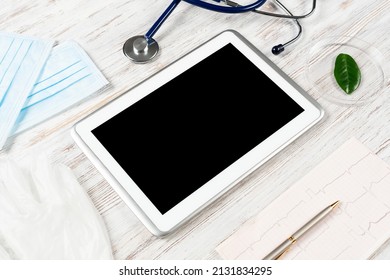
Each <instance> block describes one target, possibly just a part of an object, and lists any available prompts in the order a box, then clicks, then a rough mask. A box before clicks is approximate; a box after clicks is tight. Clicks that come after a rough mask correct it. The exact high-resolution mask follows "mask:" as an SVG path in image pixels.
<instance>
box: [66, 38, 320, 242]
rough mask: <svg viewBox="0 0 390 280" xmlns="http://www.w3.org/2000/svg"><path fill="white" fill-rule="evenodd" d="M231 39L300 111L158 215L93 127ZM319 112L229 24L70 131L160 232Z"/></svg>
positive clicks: (282, 143) (256, 164) (147, 222)
mask: <svg viewBox="0 0 390 280" xmlns="http://www.w3.org/2000/svg"><path fill="white" fill-rule="evenodd" d="M229 43H231V44H233V45H234V46H235V47H236V48H237V49H238V50H240V51H241V52H242V53H243V54H244V55H245V56H246V57H247V58H248V59H249V60H250V61H252V62H253V63H254V64H255V65H256V66H257V67H258V68H260V69H261V70H262V71H263V72H264V73H265V74H266V75H267V76H268V77H270V78H271V79H272V80H273V81H274V82H275V83H276V84H277V85H278V86H279V87H280V88H282V89H283V90H284V91H285V92H286V93H287V94H288V95H289V96H290V97H291V98H292V99H293V100H295V102H297V103H298V104H299V105H300V106H301V107H302V108H303V109H304V112H302V113H301V114H300V115H298V116H297V117H296V118H294V119H293V120H292V121H290V122H289V123H288V124H286V125H285V126H284V127H282V128H281V129H279V130H278V131H277V132H275V133H274V134H272V135H271V136H270V137H269V138H267V139H266V140H265V141H263V142H262V143H260V144H259V145H257V146H256V147H255V148H254V149H252V150H251V151H250V152H249V153H247V154H245V155H244V156H242V157H241V158H240V159H239V160H237V161H236V162H234V163H233V164H232V165H230V166H229V167H228V168H226V169H225V170H224V171H222V172H221V173H219V174H216V176H215V177H214V178H213V179H211V180H210V181H209V182H207V183H206V184H205V185H203V186H202V187H201V188H199V189H198V190H196V191H195V192H194V193H192V194H191V195H190V196H188V197H187V198H185V199H184V200H183V201H181V202H180V203H179V204H177V205H176V206H174V207H173V208H172V209H170V210H169V211H168V212H167V213H165V214H163V215H162V214H161V213H160V212H159V211H158V210H157V208H156V207H155V206H154V205H153V203H152V202H151V201H150V200H149V199H148V198H147V197H146V196H145V195H144V193H143V192H142V191H141V190H140V189H139V188H138V186H137V185H136V184H135V183H134V181H133V180H132V179H131V178H130V177H129V176H128V174H127V173H126V172H125V171H124V170H123V169H122V168H121V166H120V165H119V164H118V162H117V161H116V160H115V159H114V158H113V157H112V156H111V155H110V153H109V152H108V151H107V150H106V149H105V148H104V146H103V145H102V144H101V143H100V142H99V141H98V140H97V139H96V137H95V136H94V135H93V134H92V132H91V131H92V130H93V129H94V128H96V127H97V126H99V125H100V124H102V123H104V122H105V121H107V120H109V119H110V118H112V117H113V116H115V115H116V114H118V113H119V112H121V111H123V110H125V109H126V108H128V107H129V106H131V105H132V104H134V103H135V102H137V101H138V100H140V99H141V98H143V97H145V96H146V95H148V94H150V93H152V92H153V91H154V90H156V89H157V88H159V87H160V86H162V85H163V84H165V83H166V82H168V81H169V80H171V79H173V78H174V77H176V76H178V75H180V74H181V73H182V72H184V71H185V70H187V69H188V68H190V67H192V66H193V65H195V64H197V63H198V62H200V61H202V60H203V59H205V58H206V57H207V56H209V55H211V54H212V53H214V52H215V51H217V50H219V49H220V48H222V47H223V46H225V45H226V44H229ZM220 82H224V81H223V80H221V81H220ZM281 109H282V108H281ZM323 114H324V112H323V110H322V109H321V107H320V106H319V105H318V104H317V103H316V102H315V101H314V100H313V99H312V98H311V97H310V96H309V95H307V94H306V93H305V92H304V91H303V89H302V88H300V87H299V86H298V85H297V84H296V83H295V82H293V81H292V80H291V79H290V78H289V77H288V76H287V75H285V74H284V73H283V72H282V71H281V70H280V69H279V68H278V67H277V66H276V65H275V64H273V63H272V62H271V61H270V60H269V59H268V58H267V57H265V56H264V55H263V54H262V53H260V52H259V51H258V50H257V49H256V48H254V47H253V46H252V45H251V44H250V43H249V42H248V41H246V40H245V39H244V38H243V37H242V36H241V35H240V34H239V33H237V32H235V31H231V30H227V31H224V32H222V33H220V34H219V35H217V36H216V37H214V38H212V39H211V40H209V41H207V42H206V43H204V44H203V45H201V46H200V47H198V48H196V49H195V50H193V51H192V52H190V53H189V54H187V55H185V56H184V57H182V58H181V59H179V60H177V61H176V62H174V63H172V64H171V65H169V66H168V67H166V68H165V69H163V70H161V71H160V72H158V73H157V74H155V75H153V76H152V77H150V78H149V79H147V80H145V81H144V82H142V83H141V84H139V85H138V86H136V87H134V88H132V89H131V90H129V91H128V92H127V93H125V94H123V95H122V96H120V97H118V98H117V99H115V100H114V101H112V102H110V103H109V104H107V105H106V106H104V107H102V108H101V109H99V110H98V111H96V112H94V113H92V114H91V115H89V116H87V117H86V118H85V119H83V120H81V121H80V122H78V123H77V124H75V125H74V127H73V129H72V136H73V137H74V139H75V141H76V143H77V144H78V145H79V146H80V147H81V148H82V150H83V151H84V152H85V154H86V155H87V156H88V157H89V159H90V160H91V161H92V162H93V163H94V165H95V166H96V167H97V168H98V170H99V171H100V172H101V173H102V174H103V175H104V177H105V178H106V179H107V181H108V182H109V183H110V184H111V185H112V186H113V187H114V188H115V190H116V191H117V192H118V193H119V195H120V196H121V198H122V199H123V200H124V201H125V202H126V203H127V205H128V206H129V207H130V208H131V209H132V211H133V212H134V213H135V214H136V215H137V216H138V218H139V219H140V220H141V221H143V223H144V224H145V226H146V227H147V228H148V229H149V230H150V231H151V232H152V233H153V234H155V235H158V236H162V235H165V234H167V233H169V232H171V231H172V230H173V229H175V228H176V227H177V226H178V225H180V224H182V223H183V222H184V221H186V220H187V219H188V218H190V217H192V216H193V215H194V214H196V213H197V212H198V211H199V210H200V209H202V208H204V207H205V206H206V205H207V204H209V203H210V202H211V201H213V200H215V199H216V198H217V197H218V196H219V195H221V194H222V193H224V192H226V191H227V190H228V189H229V188H230V187H232V186H233V185H234V184H235V183H237V182H238V181H239V180H240V179H242V178H243V177H244V176H246V175H247V174H249V173H250V172H252V171H253V170H254V169H256V168H258V167H259V166H260V165H261V164H263V163H264V162H265V161H267V160H268V159H269V158H271V157H272V156H273V155H275V154H276V153H277V152H279V151H280V150H281V149H283V148H284V147H285V146H286V145H288V144H289V143H291V142H292V141H293V140H294V139H296V138H297V137H298V136H300V135H301V134H302V133H304V132H305V131H306V130H308V129H309V128H310V127H312V126H313V125H314V124H315V123H317V122H318V121H319V120H320V119H321V118H322V116H323ZM183 183H184V184H185V182H183Z"/></svg>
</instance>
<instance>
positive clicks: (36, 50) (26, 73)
mask: <svg viewBox="0 0 390 280" xmlns="http://www.w3.org/2000/svg"><path fill="white" fill-rule="evenodd" d="M52 45H53V42H52V41H45V40H39V39H36V38H31V37H27V36H22V35H18V34H10V33H4V32H0V149H2V147H3V145H4V143H5V141H6V139H7V137H8V136H9V134H10V133H11V130H12V128H13V126H14V124H15V122H16V119H17V117H18V115H19V112H20V110H21V109H22V108H23V106H24V103H25V101H26V98H27V96H28V95H29V94H30V92H31V90H32V88H33V86H34V84H35V82H36V81H37V79H38V77H39V75H40V73H41V71H42V69H43V66H44V65H45V63H46V61H47V59H48V57H49V54H50V51H51V49H52Z"/></svg>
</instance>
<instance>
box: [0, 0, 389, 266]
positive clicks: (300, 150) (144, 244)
mask: <svg viewBox="0 0 390 280" xmlns="http://www.w3.org/2000/svg"><path fill="white" fill-rule="evenodd" d="M237 2H238V1H237ZM247 2H248V1H246V2H245V1H243V2H242V3H247ZM169 3H170V1H169V0H115V1H106V0H18V1H14V0H3V1H1V7H0V18H1V21H0V30H1V31H7V32H17V33H20V34H26V35H32V36H37V37H40V38H50V39H54V40H56V41H57V42H63V41H66V40H75V41H76V42H78V43H79V44H80V45H81V46H82V47H83V48H84V49H85V51H86V52H87V53H88V54H89V55H90V57H91V58H92V59H93V60H94V62H95V63H96V65H97V66H98V68H99V69H100V70H101V71H102V73H103V74H104V75H105V76H106V78H107V79H108V80H109V81H110V83H111V87H110V88H109V89H107V90H106V91H104V92H102V93H99V94H96V95H93V96H91V97H90V98H88V99H86V100H84V101H83V102H82V103H80V104H77V105H75V106H73V107H72V108H70V109H69V110H67V111H66V112H62V113H60V114H58V115H57V116H55V117H53V118H51V119H50V120H48V121H46V122H44V123H42V124H40V125H38V126H36V127H34V128H32V129H30V130H28V131H26V132H24V133H22V134H20V135H17V136H15V137H12V138H10V139H9V141H8V142H7V146H6V148H5V149H4V150H3V151H1V152H0V157H1V158H3V157H4V158H5V157H10V158H13V159H17V160H21V161H23V160H25V161H26V162H27V160H28V159H30V158H33V157H34V155H36V154H37V153H47V155H48V156H49V157H50V158H51V159H52V160H53V162H61V163H64V164H66V165H67V166H69V167H70V168H71V169H72V170H73V171H74V173H75V174H76V176H77V178H78V180H79V182H80V183H81V184H82V186H83V188H85V190H86V191H87V192H88V194H89V195H90V197H91V199H92V200H93V202H94V204H95V206H96V208H97V210H98V211H99V213H100V214H101V215H102V217H103V219H104V221H105V223H106V226H107V230H108V232H109V235H110V238H111V243H112V249H113V252H114V256H115V258H117V259H218V258H219V256H218V254H217V253H216V252H215V248H216V247H217V246H218V244H220V243H221V242H222V241H223V240H224V239H225V238H227V237H228V236H229V235H230V234H231V233H233V232H234V231H235V230H237V229H238V228H239V227H240V225H241V224H243V223H244V222H245V221H246V220H247V219H249V218H250V217H252V216H254V215H255V214H257V213H258V212H259V211H261V210H262V209H263V208H264V207H266V206H267V205H268V204H269V203H270V202H271V201H272V200H273V199H275V198H276V197H277V196H278V195H280V194H281V193H282V192H283V191H284V190H286V189H287V188H289V187H290V186H291V185H292V184H293V183H294V182H295V181H297V180H298V179H299V178H301V177H302V176H304V175H305V174H306V173H307V172H308V171H309V170H311V169H312V168H313V167H314V166H316V165H317V164H318V163H320V162H321V160H323V159H324V158H326V157H327V156H328V155H329V154H331V153H332V152H333V151H334V150H335V149H336V148H338V147H339V146H340V145H342V144H343V143H344V142H345V141H346V140H348V139H349V138H351V137H355V138H357V139H358V140H359V141H361V142H362V143H364V144H365V145H366V146H367V147H368V148H370V149H371V150H373V151H374V152H375V153H376V154H377V155H378V156H379V157H380V158H382V159H383V160H384V161H386V162H388V163H390V82H389V73H390V71H389V70H390V67H389V65H390V63H389V62H390V1H388V0H366V1H359V0H328V1H323V0H319V1H318V3H317V10H316V11H315V12H314V14H313V15H312V16H310V17H309V18H307V19H303V20H301V24H302V25H303V34H302V37H301V38H300V39H299V40H298V41H297V42H296V43H294V44H292V45H291V46H289V47H288V48H287V49H286V51H285V52H284V53H282V54H281V55H280V56H274V55H272V53H271V48H272V46H274V45H276V44H279V43H283V42H286V41H288V40H289V39H290V38H292V37H293V36H294V34H296V32H297V27H296V25H295V23H294V22H293V21H291V20H286V19H275V18H271V17H267V16H262V15H257V14H254V13H246V14H240V15H237V14H221V13H215V12H211V11H208V10H204V9H201V8H198V7H195V6H191V5H190V4H188V3H186V2H184V1H182V3H180V5H179V7H178V8H177V9H176V10H175V11H174V12H173V13H172V15H171V16H170V17H169V18H168V19H167V21H166V22H165V24H164V25H163V26H162V27H161V29H160V30H159V31H158V32H157V33H156V35H155V36H154V38H155V39H156V40H157V41H158V42H159V45H160V47H161V53H160V54H159V55H158V57H157V59H156V60H154V61H153V62H151V63H148V64H144V65H136V64H133V63H131V62H130V61H129V60H128V59H127V58H126V57H125V56H124V55H123V53H122V46H123V43H124V42H125V41H126V40H127V39H128V38H129V37H131V36H133V35H139V34H145V33H146V32H147V31H148V30H149V28H150V27H151V25H152V24H153V23H154V21H155V20H156V19H157V18H158V17H159V16H160V14H161V13H162V12H163V10H164V9H165V8H166V7H167V6H168V5H169ZM283 3H285V5H286V6H287V7H289V8H290V9H291V10H292V11H293V12H294V13H295V14H299V13H305V12H306V11H308V10H309V9H310V7H311V2H310V1H303V0H289V1H287V0H285V1H284V2H283ZM275 7H276V6H275V4H273V3H272V1H268V2H267V3H266V4H265V5H264V7H263V9H264V10H269V11H274V10H277V8H275ZM226 29H234V30H237V31H238V32H240V33H241V34H242V35H243V36H244V37H246V38H247V39H248V40H249V41H250V42H252V43H253V44H254V45H255V46H256V47H257V48H258V49H259V50H260V51H262V52H264V53H265V54H266V55H267V56H268V57H269V58H270V59H271V60H272V61H274V62H275V63H276V64H277V65H278V66H279V67H280V68H281V69H282V70H283V71H285V72H286V73H287V74H288V75H289V76H290V77H291V78H293V79H294V80H295V81H296V82H297V83H298V84H299V85H300V86H302V87H303V88H304V89H305V90H306V91H307V92H308V93H309V94H310V95H311V96H313V97H314V98H315V99H316V100H318V102H319V103H320V104H321V105H322V106H323V108H324V109H325V112H326V117H325V119H324V120H323V121H322V122H321V123H320V124H319V125H317V126H316V127H315V128H314V129H312V130H310V131H309V132H308V133H306V134H304V135H303V136H302V137H300V138H299V139H298V140H296V141H294V142H293V143H292V144H291V145H289V146H288V147H287V148H286V149H284V150H283V151H282V152H281V153H279V154H278V155H277V156H275V157H274V158H272V159H271V160H270V161H268V162H267V163H266V164H264V165H263V166H261V167H260V168H259V169H257V170H256V171H255V172H253V173H252V174H251V175H249V176H248V177H246V178H245V179H244V180H242V181H241V182H240V183H238V184H237V185H236V186H234V187H233V188H232V190H230V191H229V192H228V193H226V194H225V195H223V196H222V197H221V198H219V199H218V200H217V201H216V202H215V203H213V204H212V205H210V206H209V207H207V208H206V209H205V210H203V211H202V212H201V213H200V214H199V215H197V216H196V217H195V218H193V219H192V220H191V221H190V222H188V223H187V224H185V225H184V226H182V227H181V228H180V229H179V230H177V231H176V232H175V233H173V234H171V235H169V236H167V237H165V238H157V237H155V236H153V235H152V234H150V233H149V232H148V230H147V229H146V228H145V227H144V226H143V224H142V223H141V222H140V221H139V220H138V219H137V218H136V217H135V216H134V214H133V213H132V212H131V211H130V210H129V209H128V208H127V206H126V205H125V204H124V203H123V202H122V200H121V199H120V198H119V197H118V195H117V194H116V193H115V191H114V190H113V189H112V188H111V186H110V185H109V184H108V183H107V182H106V181H105V179H104V178H103V177H102V175H101V174H100V173H99V172H98V171H97V170H96V168H95V167H94V166H93V165H92V163H91V162H90V161H89V160H88V159H87V158H86V156H85V155H84V154H83V153H82V151H81V150H80V149H79V147H78V146H77V145H76V144H75V143H74V141H73V139H72V138H71V136H70V128H71V127H72V125H73V124H74V123H75V122H77V121H78V120H80V119H82V118H83V117H85V116H87V115H88V114H90V113H91V112H93V111H95V110H96V109H98V108H100V107H101V106H103V105H104V104H106V103H107V102H109V101H110V100H113V99H114V98H116V97H118V96H120V95H121V94H123V93H124V92H126V91H127V90H128V89H130V88H132V87H134V86H135V85H137V84H138V83H140V82H141V81H143V80H144V79H146V78H147V77H149V76H151V75H152V74H154V73H156V72H157V71H159V70H160V69H162V68H164V67H165V66H167V65H168V64H170V63H171V62H173V61H175V60H176V59H178V58H180V57H181V56H183V55H184V54H186V53H187V52H189V51H191V50H192V49H194V48H195V47H197V46H198V45H200V44H201V43H203V42H205V41H207V40H208V39H210V38H211V37H213V36H215V35H216V34H218V33H220V32H222V31H223V30H226ZM329 36H351V37H355V38H359V39H362V40H364V41H366V42H367V43H369V44H370V45H371V46H373V47H375V48H376V49H377V50H378V51H379V52H380V53H381V55H382V58H383V59H382V61H381V67H383V71H384V73H385V75H384V78H385V83H384V88H383V90H382V91H380V92H378V94H377V95H376V97H375V98H374V99H373V100H372V101H371V102H368V103H365V104H363V105H361V106H353V105H348V106H341V105H338V104H334V103H332V102H329V101H327V100H326V99H325V98H324V96H323V95H324V94H326V92H317V91H315V89H314V85H313V84H311V83H310V82H309V81H308V79H307V78H306V75H305V65H306V61H307V56H308V52H309V50H310V47H311V46H312V45H313V44H314V42H315V41H317V40H319V39H322V38H326V37H329ZM226 79H229V77H228V76H227V74H226V73H219V75H216V82H221V83H223V82H225V81H226ZM243 82H250V83H253V87H254V88H261V84H256V83H255V82H253V81H243ZM253 129H257V128H256V127H254V128H253ZM243 133H245V132H243ZM389 187H390V186H389ZM376 258H378V259H390V247H388V248H387V246H384V247H383V251H382V252H379V253H378V255H377V256H376Z"/></svg>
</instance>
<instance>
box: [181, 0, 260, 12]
mask: <svg viewBox="0 0 390 280" xmlns="http://www.w3.org/2000/svg"><path fill="white" fill-rule="evenodd" d="M184 1H185V2H187V3H189V4H192V5H195V6H198V7H201V8H203V9H207V10H211V11H214V12H219V13H228V14H239V13H246V12H250V11H253V10H255V9H257V8H259V7H260V6H262V5H263V4H264V3H265V2H266V1H267V0H257V1H255V2H253V3H251V4H248V5H242V6H241V5H240V6H238V7H228V6H220V5H215V4H210V3H207V2H204V1H202V0H184ZM213 1H214V2H224V1H223V0H213Z"/></svg>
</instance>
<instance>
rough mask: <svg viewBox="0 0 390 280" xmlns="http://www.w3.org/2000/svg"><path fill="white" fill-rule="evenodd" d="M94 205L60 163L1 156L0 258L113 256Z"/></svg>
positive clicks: (58, 258)
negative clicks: (28, 162)
mask: <svg viewBox="0 0 390 280" xmlns="http://www.w3.org/2000/svg"><path fill="white" fill-rule="evenodd" d="M112 258H113V256H112V249H111V244H110V240H109V237H108V234H107V231H106V228H105V225H104V223H103V220H102V218H101V216H100V215H99V213H98V212H97V209H96V208H95V206H94V205H93V203H92V201H91V200H90V198H89V196H88V194H87V193H86V192H85V191H84V189H83V188H82V187H81V185H80V184H79V183H78V181H77V179H76V178H75V176H74V174H73V172H72V171H71V170H70V169H69V168H68V167H67V166H65V165H62V164H51V163H49V161H48V160H47V159H42V158H39V159H37V160H36V161H34V162H32V163H31V165H30V169H29V170H27V169H25V168H23V167H21V166H20V165H18V164H17V163H15V162H13V161H11V160H8V159H7V160H0V259H27V260H32V259H34V260H35V259H44V260H53V259H55V260H63V259H66V260H68V259H71V260H74V259H75V260H81V259H91V260H97V259H112Z"/></svg>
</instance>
